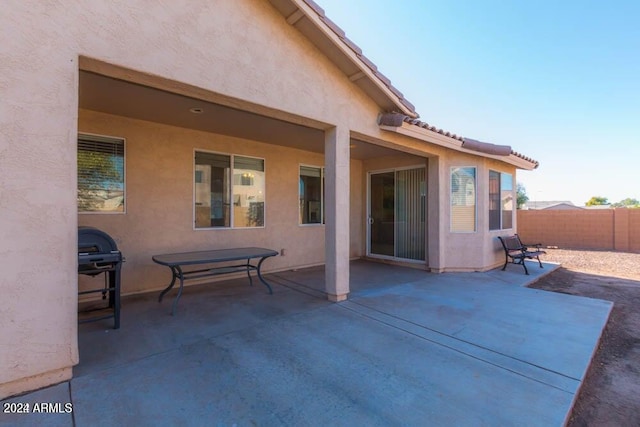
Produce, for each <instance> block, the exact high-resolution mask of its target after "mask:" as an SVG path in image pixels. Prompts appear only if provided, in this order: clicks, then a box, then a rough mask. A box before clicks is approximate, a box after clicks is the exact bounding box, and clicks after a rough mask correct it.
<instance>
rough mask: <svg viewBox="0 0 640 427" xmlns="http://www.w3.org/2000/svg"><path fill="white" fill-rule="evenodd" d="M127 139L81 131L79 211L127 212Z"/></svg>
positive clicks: (79, 136) (79, 147) (79, 144)
mask: <svg viewBox="0 0 640 427" xmlns="http://www.w3.org/2000/svg"><path fill="white" fill-rule="evenodd" d="M124 198H125V197H124V140H123V139H119V138H110V137H105V136H97V135H86V134H80V135H78V212H80V213H91V212H92V213H109V212H111V213H113V212H120V213H123V212H124Z"/></svg>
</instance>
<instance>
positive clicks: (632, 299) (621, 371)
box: [531, 249, 640, 427]
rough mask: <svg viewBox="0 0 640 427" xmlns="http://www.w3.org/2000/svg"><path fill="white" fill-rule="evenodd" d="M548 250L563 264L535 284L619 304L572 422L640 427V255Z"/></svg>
mask: <svg viewBox="0 0 640 427" xmlns="http://www.w3.org/2000/svg"><path fill="white" fill-rule="evenodd" d="M545 250H546V251H547V255H545V256H544V258H543V259H544V261H550V262H557V263H560V264H561V265H562V268H560V269H558V270H556V271H555V272H553V273H551V274H549V275H547V276H545V277H543V278H542V279H541V280H539V281H538V282H536V283H535V284H533V285H532V286H531V287H533V288H537V289H545V290H549V291H554V292H562V293H566V294H572V295H580V296H586V297H591V298H599V299H604V300H609V301H613V302H614V307H613V310H612V312H611V316H610V317H609V322H608V323H607V326H606V328H605V330H604V333H603V336H602V339H601V341H600V346H599V347H598V350H597V352H596V354H595V356H594V358H593V361H592V363H591V366H590V368H589V371H588V372H587V377H586V380H585V382H584V384H583V386H582V388H581V390H580V393H579V395H578V399H577V401H576V404H575V406H574V409H573V412H572V415H571V418H570V420H569V423H568V425H569V426H571V427H574V426H621V427H625V426H640V397H639V396H640V254H632V253H621V252H609V251H577V250H566V249H545Z"/></svg>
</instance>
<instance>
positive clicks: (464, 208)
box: [451, 167, 476, 233]
mask: <svg viewBox="0 0 640 427" xmlns="http://www.w3.org/2000/svg"><path fill="white" fill-rule="evenodd" d="M451 231H452V232H456V233H465V232H467V233H468V232H474V231H476V168H475V167H455V168H451Z"/></svg>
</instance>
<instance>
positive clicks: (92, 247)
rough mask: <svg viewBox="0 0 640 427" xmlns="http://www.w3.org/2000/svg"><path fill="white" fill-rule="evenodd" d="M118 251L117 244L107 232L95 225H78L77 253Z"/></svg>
mask: <svg viewBox="0 0 640 427" xmlns="http://www.w3.org/2000/svg"><path fill="white" fill-rule="evenodd" d="M111 252H118V245H116V242H115V240H113V239H112V238H111V236H109V235H108V234H107V233H105V232H104V231H102V230H99V229H97V228H95V227H87V226H81V227H78V254H81V253H93V254H95V253H102V254H108V253H111Z"/></svg>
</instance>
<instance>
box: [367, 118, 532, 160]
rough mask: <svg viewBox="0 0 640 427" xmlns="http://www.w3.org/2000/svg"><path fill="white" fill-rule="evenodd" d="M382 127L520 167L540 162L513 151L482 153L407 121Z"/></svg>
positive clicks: (382, 126)
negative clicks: (502, 154) (496, 153)
mask: <svg viewBox="0 0 640 427" xmlns="http://www.w3.org/2000/svg"><path fill="white" fill-rule="evenodd" d="M380 129H382V130H386V131H390V132H395V133H398V134H401V135H405V136H408V137H410V138H415V139H419V140H421V141H424V142H428V143H430V144H435V145H438V146H441V147H444V148H448V149H450V150H455V151H459V152H461V153H467V154H473V155H475V156H479V157H485V158H489V159H495V160H499V161H501V162H505V163H509V164H511V165H513V166H515V167H516V168H518V169H523V170H534V169H536V168H537V167H538V162H536V161H530V160H527V159H524V158H522V157H519V156H517V155H515V154H513V153H511V154H509V155H508V156H497V155H493V154H487V153H482V152H479V151H474V150H468V149H466V148H463V147H462V144H463V142H462V141H460V140H459V139H457V138H453V137H451V136H446V135H443V134H440V133H438V132H434V131H432V130H428V129H424V128H421V127H418V126H415V125H412V124H409V123H406V122H403V123H402V125H401V126H388V125H380Z"/></svg>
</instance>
